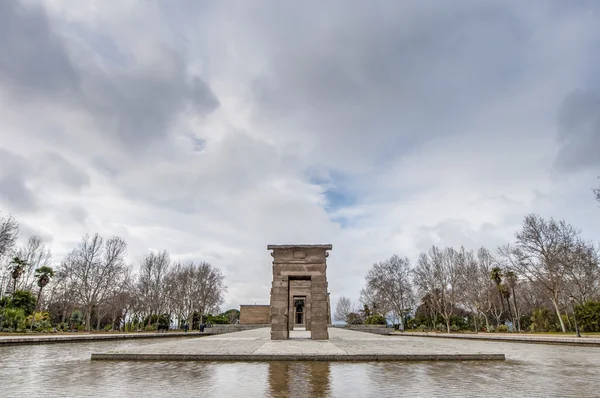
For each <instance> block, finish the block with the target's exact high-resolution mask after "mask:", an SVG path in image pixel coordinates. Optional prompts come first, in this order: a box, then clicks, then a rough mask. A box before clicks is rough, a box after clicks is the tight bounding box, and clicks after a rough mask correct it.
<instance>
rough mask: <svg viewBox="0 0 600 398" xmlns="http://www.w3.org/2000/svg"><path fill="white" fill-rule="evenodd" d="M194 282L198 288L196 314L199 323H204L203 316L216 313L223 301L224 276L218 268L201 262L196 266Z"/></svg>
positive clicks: (224, 289)
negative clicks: (198, 296)
mask: <svg viewBox="0 0 600 398" xmlns="http://www.w3.org/2000/svg"><path fill="white" fill-rule="evenodd" d="M195 281H196V283H197V284H198V285H199V287H200V299H199V301H198V307H197V308H198V313H199V314H200V322H204V321H203V319H204V316H205V315H207V314H209V313H213V312H218V311H219V309H220V306H221V304H223V302H224V301H225V299H224V297H225V293H226V292H227V286H225V276H224V275H223V272H222V271H221V270H220V269H219V268H216V267H213V266H212V265H210V264H209V263H206V262H202V263H200V264H199V265H198V266H197V270H196V277H195ZM190 326H191V325H190Z"/></svg>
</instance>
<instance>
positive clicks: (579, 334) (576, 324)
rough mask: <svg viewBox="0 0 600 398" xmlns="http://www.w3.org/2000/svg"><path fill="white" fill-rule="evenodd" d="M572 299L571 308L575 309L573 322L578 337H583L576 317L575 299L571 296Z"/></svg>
mask: <svg viewBox="0 0 600 398" xmlns="http://www.w3.org/2000/svg"><path fill="white" fill-rule="evenodd" d="M569 298H570V299H571V306H572V307H573V320H574V321H575V334H576V335H577V337H581V333H579V324H578V323H577V315H575V297H573V296H569Z"/></svg>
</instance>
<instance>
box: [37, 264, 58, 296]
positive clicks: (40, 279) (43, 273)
mask: <svg viewBox="0 0 600 398" xmlns="http://www.w3.org/2000/svg"><path fill="white" fill-rule="evenodd" d="M53 276H54V270H53V269H52V268H51V267H48V266H46V265H44V266H42V267H40V268H38V269H36V270H35V277H36V279H37V285H38V286H39V287H40V290H39V292H38V296H37V305H38V306H39V304H40V298H41V297H42V289H44V287H46V285H47V284H48V282H50V279H51V278H52V277H53Z"/></svg>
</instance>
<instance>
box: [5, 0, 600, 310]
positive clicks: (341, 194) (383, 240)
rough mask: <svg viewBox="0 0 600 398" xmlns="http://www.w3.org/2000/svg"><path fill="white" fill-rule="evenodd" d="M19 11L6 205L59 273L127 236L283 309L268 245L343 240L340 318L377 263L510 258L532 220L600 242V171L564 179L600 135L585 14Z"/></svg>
mask: <svg viewBox="0 0 600 398" xmlns="http://www.w3.org/2000/svg"><path fill="white" fill-rule="evenodd" d="M3 4H4V5H3V6H0V7H4V10H2V13H3V14H4V15H5V16H7V15H8V16H9V18H12V20H13V21H17V22H18V24H12V25H11V24H4V28H0V33H4V36H3V38H0V47H1V45H2V44H3V43H5V44H7V45H6V46H4V47H5V48H10V49H11V50H10V51H12V53H8V54H4V55H3V56H0V120H2V123H1V124H0V153H2V159H0V166H2V170H0V210H3V211H7V212H11V213H13V214H14V215H15V216H16V217H17V218H18V219H19V220H20V221H21V223H22V225H23V234H24V235H28V234H32V233H38V234H41V235H42V236H43V237H44V239H46V240H47V241H48V242H51V243H52V246H53V251H54V253H55V260H56V261H59V260H60V258H61V256H63V255H64V254H66V253H67V252H68V251H69V250H70V248H71V247H72V246H73V245H74V244H75V243H76V242H77V241H78V240H79V239H80V238H81V236H82V235H83V234H84V233H94V232H99V233H101V234H104V235H111V234H118V235H122V236H124V237H125V238H126V239H127V241H128V243H129V259H130V261H132V262H134V263H137V262H139V260H140V259H141V257H142V256H143V255H144V254H145V253H147V252H148V251H150V250H163V249H165V250H168V251H169V252H170V253H171V255H172V257H173V258H175V259H196V260H204V261H209V262H211V263H213V264H214V265H216V266H219V267H221V268H223V270H224V272H225V274H226V277H227V284H228V285H229V294H228V296H227V301H226V306H227V307H233V306H236V305H238V304H240V303H254V302H258V303H260V302H263V303H264V302H267V300H268V294H269V285H270V279H271V257H270V256H269V254H268V252H267V250H266V245H267V244H270V243H293V242H298V243H332V244H333V246H334V249H333V251H332V253H331V255H330V257H329V267H328V272H329V281H330V291H331V292H332V297H333V301H334V303H333V304H335V301H336V299H337V297H339V296H340V295H346V296H350V297H352V298H357V297H358V292H359V290H360V288H361V285H362V281H363V277H364V274H365V273H366V271H367V269H368V268H369V267H370V266H371V264H372V263H373V262H376V261H379V260H382V259H383V258H385V257H387V256H390V255H392V254H394V253H398V254H401V255H407V256H409V257H410V258H411V259H412V260H413V261H414V260H416V257H417V255H418V253H419V252H420V251H422V250H426V249H427V248H428V246H429V245H431V244H439V245H442V246H443V245H461V244H464V245H465V246H467V247H470V248H476V247H478V246H480V245H486V246H488V247H490V248H494V246H495V245H497V244H500V243H503V242H505V241H507V240H509V239H511V237H512V235H513V233H514V231H515V230H516V229H517V228H518V226H519V224H520V222H521V220H522V218H523V216H524V215H525V214H527V213H529V212H539V213H540V214H542V215H544V216H546V217H548V216H554V217H556V218H564V219H566V220H567V221H569V222H572V223H574V224H575V225H578V226H579V227H581V228H582V229H583V230H584V233H585V236H586V237H588V238H590V239H597V237H598V235H599V234H600V228H599V227H598V223H597V220H598V217H600V209H598V208H597V204H596V202H594V198H593V195H592V194H591V188H592V187H593V186H594V185H595V184H596V182H597V180H596V178H595V177H596V175H597V174H600V171H599V170H597V169H596V170H594V168H593V167H594V165H595V166H597V165H598V163H597V160H596V161H595V162H594V161H592V160H589V159H587V160H589V161H585V162H583V161H582V162H579V161H578V162H572V164H571V165H573V167H562V168H560V169H557V168H556V164H557V163H556V159H557V157H559V156H560V154H561V153H565V151H567V152H568V154H569V156H568V157H567V158H566V159H567V160H566V161H568V160H569V159H571V160H573V159H575V160H577V156H578V153H579V152H577V150H578V149H581V155H584V154H586V153H587V156H588V157H589V156H594V155H595V154H596V155H597V151H596V152H595V154H594V152H591V151H590V152H587V150H588V149H590V145H593V144H589V143H593V142H597V139H598V137H600V131H599V130H598V129H597V128H598V126H600V123H598V124H594V120H595V119H594V115H596V113H597V112H596V113H595V110H596V108H595V107H596V105H595V104H596V102H595V101H596V100H595V98H598V97H597V95H598V94H597V93H598V92H600V81H598V80H597V77H595V76H596V75H595V74H594V73H592V71H595V70H597V69H598V67H600V61H599V60H598V58H597V55H594V54H597V51H594V46H595V44H594V40H595V38H597V37H598V34H599V33H600V32H599V28H598V26H597V24H596V23H595V21H594V20H593V19H592V18H591V17H590V15H591V13H588V12H587V11H588V10H587V9H586V8H585V7H583V6H581V5H565V4H564V3H551V2H547V3H544V4H536V5H528V6H527V7H524V6H522V4H519V3H512V4H511V3H507V2H498V3H497V4H492V3H485V4H483V3H482V4H481V5H479V6H478V7H472V3H470V2H467V3H465V4H463V3H461V2H453V4H452V7H451V9H447V8H444V7H427V6H424V5H422V3H419V4H417V3H415V4H414V5H412V6H411V5H409V4H408V3H405V2H404V3H397V2H390V3H388V4H387V6H385V7H383V8H382V9H380V10H377V9H373V8H368V9H361V8H359V7H356V8H348V7H344V12H343V13H342V12H341V11H340V9H338V8H337V7H334V6H331V7H330V6H327V7H321V6H319V7H318V11H317V8H315V7H316V4H313V5H311V4H310V2H309V3H302V4H295V5H294V6H284V5H281V4H280V3H279V2H277V3H270V2H262V3H260V4H259V3H257V4H256V5H254V6H252V7H250V6H249V5H247V4H246V5H242V4H236V5H235V6H233V5H230V4H228V3H218V5H215V4H212V5H210V6H207V5H202V4H200V3H197V2H182V3H178V5H173V4H172V3H168V4H167V3H161V2H143V1H133V0H132V1H125V2H123V1H121V2H119V3H115V4H112V3H106V2H79V1H66V0H52V1H47V2H45V3H44V6H43V7H38V6H37V5H36V4H35V3H32V2H27V3H25V4H26V6H24V7H21V5H20V3H17V2H15V3H3ZM588 6H589V7H596V6H595V5H594V4H589V5H588ZM18 18H22V19H20V20H19V19H18ZM1 21H2V20H1V19H0V22H1ZM402 21H404V22H402ZM27 24H30V25H27ZM23 26H30V29H33V32H35V34H29V33H28V32H31V31H28V30H27V29H24V28H23ZM2 29H4V30H2ZM35 29H38V31H36V30H35ZM0 36H2V35H0ZM15 38H17V39H18V40H16V39H15ZM15 43H26V44H27V46H25V45H23V46H24V47H19V46H15ZM8 44H10V45H11V46H12V47H9V46H8ZM25 47H26V48H25ZM36 54H38V55H39V58H36V56H35V55H36ZM32 59H35V60H36V62H37V64H35V65H29V64H28V65H29V66H27V67H23V68H18V65H19V63H30V62H31V60H32ZM574 92H575V93H579V94H576V95H575V98H576V100H570V101H566V102H565V99H566V98H574V97H573V96H572V95H571V93H574ZM578 112H579V113H578ZM565 114H567V116H569V115H582V117H583V118H584V119H585V120H589V122H588V123H587V124H586V125H585V126H583V127H582V126H581V125H579V124H577V123H575V122H572V120H571V119H572V118H570V117H564V116H563V117H562V119H561V116H560V115H565ZM571 127H574V128H571ZM570 135H572V137H571V136H570ZM559 137H560V139H559ZM594 139H595V140H596V141H593V140H594ZM565 148H566V149H565ZM583 149H585V150H583ZM574 151H575V152H576V153H575V152H574ZM562 159H563V162H564V161H565V160H564V159H565V158H564V157H563V158H562ZM579 160H581V159H579ZM561 164H563V163H561ZM563 166H564V164H563ZM565 170H569V171H568V172H567V171H565ZM3 182H4V184H3ZM19 198H20V199H19ZM28 200H29V201H30V202H27V201H28ZM24 238H26V236H24Z"/></svg>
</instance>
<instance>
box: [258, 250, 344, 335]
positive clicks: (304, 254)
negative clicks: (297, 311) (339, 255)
mask: <svg viewBox="0 0 600 398" xmlns="http://www.w3.org/2000/svg"><path fill="white" fill-rule="evenodd" d="M267 249H268V250H272V253H271V255H272V256H273V283H272V285H271V303H270V318H271V319H270V320H271V340H284V339H287V338H288V337H289V331H290V330H291V329H293V326H294V316H293V315H294V308H293V303H294V300H295V299H296V298H301V299H302V300H304V301H305V309H306V311H308V314H307V315H306V318H305V319H306V330H310V332H311V338H312V339H313V340H327V339H329V334H328V332H327V324H328V322H329V313H330V309H329V297H328V292H327V286H328V285H327V257H328V255H329V253H328V252H327V251H328V250H331V249H332V246H331V245H330V244H327V245H268V246H267ZM294 281H302V283H295V282H294Z"/></svg>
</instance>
